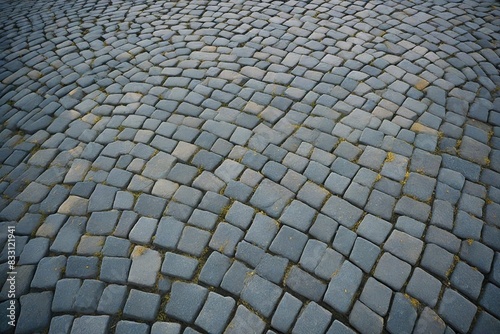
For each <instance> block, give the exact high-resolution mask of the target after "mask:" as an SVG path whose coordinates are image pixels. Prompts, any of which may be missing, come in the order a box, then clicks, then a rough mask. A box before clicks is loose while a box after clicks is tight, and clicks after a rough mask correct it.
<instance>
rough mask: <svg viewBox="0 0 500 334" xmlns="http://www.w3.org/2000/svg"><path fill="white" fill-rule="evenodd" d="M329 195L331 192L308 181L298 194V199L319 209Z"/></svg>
mask: <svg viewBox="0 0 500 334" xmlns="http://www.w3.org/2000/svg"><path fill="white" fill-rule="evenodd" d="M328 195H329V192H328V191H327V190H326V189H324V188H322V187H320V186H318V185H316V184H314V183H312V182H306V183H305V184H304V185H303V186H302V188H301V189H300V191H299V193H298V194H297V199H298V200H300V201H302V202H305V203H307V204H308V205H310V206H311V207H313V208H315V209H316V210H319V209H320V208H321V205H322V204H323V203H324V202H325V199H326V198H327V196H328Z"/></svg>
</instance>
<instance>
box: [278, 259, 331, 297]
mask: <svg viewBox="0 0 500 334" xmlns="http://www.w3.org/2000/svg"><path fill="white" fill-rule="evenodd" d="M285 283H286V286H287V287H289V288H290V289H292V290H293V291H295V292H297V293H298V294H300V295H302V296H304V297H306V298H308V299H310V300H314V301H316V302H319V301H320V300H321V298H322V297H323V294H324V293H325V290H326V286H325V284H324V283H323V282H321V281H320V280H318V279H316V278H314V277H313V276H311V275H309V274H308V273H307V272H305V271H303V270H302V269H300V268H299V267H297V266H293V267H292V268H291V269H290V272H289V273H288V276H287V278H286V280H285Z"/></svg>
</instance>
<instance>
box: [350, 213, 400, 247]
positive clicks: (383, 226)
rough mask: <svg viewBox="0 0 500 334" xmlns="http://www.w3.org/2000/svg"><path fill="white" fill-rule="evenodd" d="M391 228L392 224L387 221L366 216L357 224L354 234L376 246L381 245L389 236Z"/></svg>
mask: <svg viewBox="0 0 500 334" xmlns="http://www.w3.org/2000/svg"><path fill="white" fill-rule="evenodd" d="M391 228H392V224H391V223H389V222H388V221H385V220H383V219H381V218H378V217H375V216H373V215H370V214H368V215H366V216H365V217H364V218H363V220H362V221H361V224H359V226H358V229H357V230H356V233H357V234H359V235H360V236H362V237H364V238H366V239H368V240H370V241H371V242H373V243H375V244H377V245H381V244H382V243H383V242H384V241H385V239H386V238H387V236H388V235H389V232H390V231H391Z"/></svg>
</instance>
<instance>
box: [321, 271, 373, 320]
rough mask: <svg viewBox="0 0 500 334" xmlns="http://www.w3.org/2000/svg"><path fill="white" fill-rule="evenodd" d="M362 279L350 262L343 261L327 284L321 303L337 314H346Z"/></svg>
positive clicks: (361, 273) (360, 273)
mask: <svg viewBox="0 0 500 334" xmlns="http://www.w3.org/2000/svg"><path fill="white" fill-rule="evenodd" d="M362 278H363V272H362V271H361V269H359V268H358V267H356V266H355V265H353V264H352V263H351V262H349V261H345V262H344V263H343V264H342V267H340V269H339V270H338V271H337V272H336V273H335V274H334V275H333V277H332V279H331V281H330V283H329V284H328V289H327V291H326V293H325V296H324V298H323V301H324V302H325V303H327V304H328V305H330V306H331V307H332V308H333V309H334V310H336V311H337V312H340V313H342V314H346V313H347V312H348V311H349V309H350V307H351V304H352V302H353V299H354V296H355V295H356V293H357V291H358V288H359V286H360V284H361V280H362Z"/></svg>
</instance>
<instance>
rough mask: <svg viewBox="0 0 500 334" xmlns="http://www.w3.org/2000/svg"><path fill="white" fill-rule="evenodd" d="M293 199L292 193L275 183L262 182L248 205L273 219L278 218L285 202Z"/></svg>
mask: <svg viewBox="0 0 500 334" xmlns="http://www.w3.org/2000/svg"><path fill="white" fill-rule="evenodd" d="M292 198H293V193H292V192H291V191H289V190H288V189H286V188H284V187H282V186H279V185H277V184H276V183H274V182H272V181H269V180H264V181H262V182H261V183H260V185H259V187H258V188H257V190H256V191H255V193H254V195H253V196H252V198H251V199H250V203H251V204H252V205H254V206H256V207H258V208H260V209H262V210H264V211H265V212H266V213H267V214H268V215H270V216H271V217H273V218H278V217H279V215H280V214H281V212H282V211H283V209H284V207H285V205H286V204H287V202H288V201H289V200H290V199H292Z"/></svg>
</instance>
